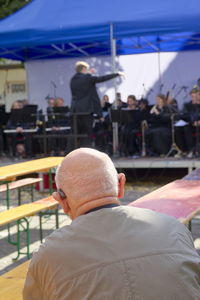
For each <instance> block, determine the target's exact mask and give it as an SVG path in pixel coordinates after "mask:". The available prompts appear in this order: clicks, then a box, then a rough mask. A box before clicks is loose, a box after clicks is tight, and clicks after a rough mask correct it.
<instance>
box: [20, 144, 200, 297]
mask: <svg viewBox="0 0 200 300" xmlns="http://www.w3.org/2000/svg"><path fill="white" fill-rule="evenodd" d="M124 184H125V175H124V174H123V173H120V174H117V172H116V170H115V168H114V165H113V163H112V161H111V159H110V158H109V157H108V156H107V155H106V154H104V153H102V152H98V151H96V150H93V149H88V148H81V149H78V150H75V151H73V152H71V153H70V154H69V155H67V156H66V157H65V159H64V160H63V162H62V163H61V165H60V167H59V168H58V169H57V173H56V185H57V189H58V190H57V192H55V193H54V194H53V196H54V198H55V199H56V200H57V201H58V202H59V203H60V205H61V206H62V207H63V209H64V212H65V213H66V214H68V215H69V216H70V218H71V219H72V223H71V225H67V226H64V227H62V228H61V229H58V230H56V231H55V232H54V233H53V234H51V235H50V236H49V237H48V238H47V239H46V241H45V243H44V244H43V245H41V246H40V249H39V251H38V252H37V253H35V254H34V256H33V258H32V261H31V263H30V265H29V269H28V273H27V277H26V281H25V286H24V290H23V299H24V300H33V299H34V300H35V299H48V300H54V299H62V300H77V299H90V300H98V299H99V300H100V299H101V300H102V299H106V300H116V299H120V300H125V299H127V300H128V299H131V300H132V299H136V298H137V299H143V300H157V299H164V300H165V299H166V300H169V299H181V300H192V299H194V300H198V299H199V295H200V257H199V255H198V254H197V252H196V251H195V249H194V245H193V241H192V237H191V234H190V232H189V230H188V229H187V228H186V226H184V225H183V224H181V223H180V222H179V221H178V220H176V219H175V218H172V217H169V216H167V215H163V214H158V213H156V212H153V211H151V210H148V209H141V208H134V207H128V206H120V202H119V200H118V199H119V198H122V197H123V195H124Z"/></svg>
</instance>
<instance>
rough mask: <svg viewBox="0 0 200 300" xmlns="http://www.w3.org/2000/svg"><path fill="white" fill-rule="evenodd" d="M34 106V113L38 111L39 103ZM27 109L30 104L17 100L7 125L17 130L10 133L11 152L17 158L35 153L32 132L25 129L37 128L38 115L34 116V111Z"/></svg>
mask: <svg viewBox="0 0 200 300" xmlns="http://www.w3.org/2000/svg"><path fill="white" fill-rule="evenodd" d="M33 106H34V108H33V109H34V113H36V111H35V110H37V105H33ZM27 109H28V105H26V106H25V107H23V102H22V101H19V100H18V101H15V102H14V103H13V104H12V106H11V116H10V119H9V120H8V123H7V126H6V127H7V129H14V130H15V132H13V133H9V134H8V140H9V143H8V145H9V146H10V149H9V153H10V154H11V155H12V156H14V157H17V158H24V157H27V156H32V154H33V153H32V142H31V139H32V137H31V134H30V133H27V132H25V129H31V128H35V126H36V124H35V123H36V115H34V116H32V111H30V112H29V110H27ZM18 112H20V114H19V113H18ZM29 113H30V115H29Z"/></svg>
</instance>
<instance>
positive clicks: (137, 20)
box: [0, 0, 200, 61]
mask: <svg viewBox="0 0 200 300" xmlns="http://www.w3.org/2000/svg"><path fill="white" fill-rule="evenodd" d="M199 20H200V2H199V1H198V0H190V1H189V2H188V1H187V0H174V1H168V2H167V1H164V2H163V1H160V0H151V1H148V0H141V1H133V0H124V1H123V2H122V1H120V0H115V1H105V0H102V1H101V2H99V1H98V2H97V1H92V0H83V1H74V0H68V1H66V0H57V1H56V2H55V1H53V0H33V1H32V2H30V3H29V4H28V5H26V6H25V7H24V8H22V9H21V10H19V11H18V12H16V13H15V14H13V15H11V16H9V17H7V18H5V19H3V20H1V21H0V57H5V58H11V59H15V60H16V59H17V60H21V61H26V60H29V59H40V58H43V59H44V58H58V57H81V56H92V55H95V56H96V55H109V54H110V53H111V44H110V38H114V39H115V40H116V52H117V54H120V55H123V54H133V53H146V52H160V51H180V50H191V49H199V43H200V36H199V35H198V32H200V22H199ZM111 24H112V26H111ZM111 27H112V29H113V36H111V35H112V34H111V32H112V30H111Z"/></svg>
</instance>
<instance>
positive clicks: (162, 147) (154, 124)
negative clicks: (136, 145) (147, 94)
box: [145, 94, 172, 156]
mask: <svg viewBox="0 0 200 300" xmlns="http://www.w3.org/2000/svg"><path fill="white" fill-rule="evenodd" d="M171 113H172V110H171V107H170V106H169V105H167V101H166V97H165V95H163V94H158V95H157V96H156V104H155V105H154V106H153V107H152V108H151V110H150V118H149V128H148V129H147V130H146V134H145V137H146V145H147V150H148V152H149V154H150V155H153V156H154V155H155V156H156V155H159V156H163V155H165V154H167V152H168V151H169V149H170V145H171V118H170V116H171Z"/></svg>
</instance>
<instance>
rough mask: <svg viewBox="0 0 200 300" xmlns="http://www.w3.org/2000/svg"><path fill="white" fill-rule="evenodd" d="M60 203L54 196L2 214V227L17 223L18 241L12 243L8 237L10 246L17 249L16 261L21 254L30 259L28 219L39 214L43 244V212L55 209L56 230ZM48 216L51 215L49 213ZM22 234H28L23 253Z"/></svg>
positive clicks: (0, 219)
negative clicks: (21, 247)
mask: <svg viewBox="0 0 200 300" xmlns="http://www.w3.org/2000/svg"><path fill="white" fill-rule="evenodd" d="M57 208H58V202H57V201H56V200H54V198H53V197H52V196H50V197H47V198H44V199H41V200H38V201H35V202H32V203H28V204H23V205H20V206H17V207H14V208H11V209H9V210H6V211H3V212H0V226H3V225H7V224H10V223H12V222H15V221H16V223H17V240H16V241H12V240H11V237H10V235H8V242H9V243H10V244H13V245H15V246H16V247H17V252H18V254H17V257H16V258H15V259H18V257H19V256H20V254H26V255H27V257H28V258H30V249H29V246H30V232H29V231H30V230H29V221H28V220H27V217H29V216H32V215H35V214H37V213H41V214H39V217H40V218H39V220H40V240H41V242H42V238H43V237H42V216H43V214H42V211H44V210H47V209H55V212H54V213H53V214H55V216H56V228H58V226H59V224H58V209H57ZM48 214H50V213H49V212H48ZM21 232H26V248H27V251H26V252H25V253H24V252H21V250H20V246H21Z"/></svg>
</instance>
